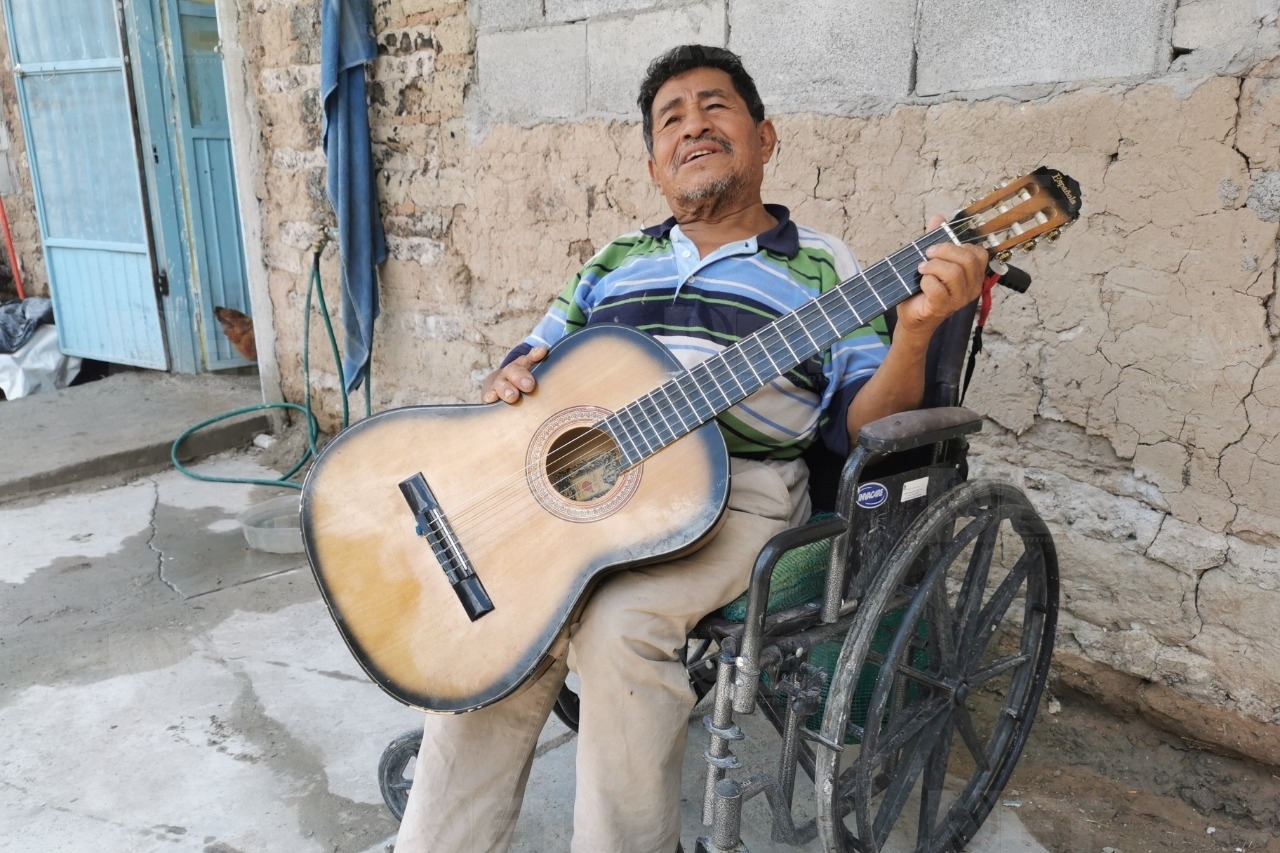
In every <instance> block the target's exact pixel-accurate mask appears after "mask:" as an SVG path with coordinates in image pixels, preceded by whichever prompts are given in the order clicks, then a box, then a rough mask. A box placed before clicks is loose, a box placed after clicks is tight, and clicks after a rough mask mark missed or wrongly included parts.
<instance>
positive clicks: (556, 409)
mask: <svg viewBox="0 0 1280 853" xmlns="http://www.w3.org/2000/svg"><path fill="white" fill-rule="evenodd" d="M1079 210H1080V188H1079V185H1078V184H1077V183H1076V182H1075V181H1074V180H1072V179H1071V178H1069V177H1067V176H1066V175H1064V174H1062V173H1061V172H1058V171H1056V170H1053V169H1048V168H1040V169H1037V170H1036V171H1034V172H1032V173H1031V174H1029V175H1027V176H1025V177H1023V178H1020V179H1017V180H1014V181H1010V182H1007V183H1005V184H1004V185H1002V186H1001V187H999V188H998V189H996V191H995V192H993V193H991V194H990V195H988V196H986V197H985V198H983V199H981V200H979V201H977V202H974V203H973V204H971V205H970V206H968V207H966V208H965V209H964V210H962V211H960V212H959V213H958V214H956V216H955V217H953V218H952V219H951V220H950V221H949V222H947V223H945V224H943V225H942V226H941V227H939V228H937V229H935V230H934V231H932V232H930V233H928V234H926V235H925V236H923V237H922V238H920V239H919V240H916V241H914V242H913V243H911V244H910V245H908V246H907V247H906V248H904V249H901V250H900V251H898V252H896V253H894V254H893V255H891V256H889V257H888V258H886V259H885V260H883V261H881V262H879V263H877V264H875V265H874V266H872V267H870V268H869V269H866V270H865V271H863V272H862V273H860V274H858V275H857V276H855V277H854V278H852V279H850V280H848V281H846V282H844V283H843V284H841V285H839V286H838V287H836V288H833V289H832V290H830V291H828V292H827V293H825V294H823V295H822V296H821V297H819V298H817V299H815V300H813V301H812V302H810V303H808V304H806V305H805V306H803V307H802V308H800V309H798V310H796V311H795V312H793V313H791V314H787V315H785V316H783V317H780V318H779V319H778V320H776V321H775V322H773V323H772V324H770V325H768V326H766V327H764V328H762V329H761V330H759V331H758V332H756V333H754V334H752V335H750V336H749V337H746V338H743V339H742V340H741V341H739V342H737V343H736V344H734V345H733V346H730V347H728V348H727V349H725V350H723V351H721V352H720V353H719V354H717V355H715V356H712V357H711V358H709V359H707V360H706V361H704V362H702V363H701V364H698V365H697V366H695V367H693V368H691V369H688V370H686V369H684V368H683V367H682V366H681V365H680V364H679V362H677V361H676V359H675V357H674V356H673V355H671V353H670V352H669V351H668V350H667V349H666V348H665V347H663V346H662V345H661V344H659V343H657V342H656V341H654V340H653V339H652V338H650V337H649V336H648V335H645V334H644V333H642V332H638V331H635V330H633V329H630V328H627V327H623V326H619V325H599V326H588V327H586V328H585V329H582V330H581V331H579V332H576V333H575V334H572V335H569V336H568V337H566V338H565V339H564V340H562V341H561V342H559V343H558V344H556V346H554V347H552V348H551V351H550V353H549V354H548V356H547V357H546V359H545V360H544V361H542V362H541V363H540V364H538V365H537V367H536V368H535V372H536V376H537V380H538V390H537V392H536V393H534V394H531V395H528V396H526V397H525V398H524V399H522V400H521V401H520V402H519V403H518V404H516V405H508V404H506V403H501V402H498V403H489V404H466V405H441V406H408V407H404V408H398V409H391V410H388V411H385V412H380V413H378V414H375V415H373V416H371V417H369V418H366V419H365V420H362V421H359V422H357V423H356V424H354V425H353V426H351V427H349V428H348V429H346V430H344V431H343V432H341V433H340V434H339V435H338V436H336V437H335V438H334V439H333V441H331V442H330V443H329V444H328V446H327V447H325V449H324V452H322V453H321V454H320V456H319V458H318V459H316V461H315V464H314V465H313V466H312V469H311V472H310V473H309V475H308V476H307V479H306V483H305V485H304V487H303V490H302V534H303V541H304V543H305V546H306V552H307V558H308V560H309V561H310V563H311V568H312V570H313V571H314V573H315V577H316V581H317V582H318V584H319V586H320V590H321V593H322V594H323V596H324V599H325V601H326V603H327V604H328V606H329V610H330V612H331V613H332V615H333V618H334V621H335V622H336V623H337V626H338V629H339V631H340V632H341V634H342V636H343V638H344V639H345V641H346V643H347V645H348V646H349V647H350V649H351V651H352V653H353V654H354V655H355V657H356V659H357V660H358V661H359V662H360V664H361V666H362V667H363V668H364V669H365V671H366V672H367V673H368V674H369V676H370V677H371V678H372V679H373V680H374V681H375V682H377V683H378V684H379V685H380V686H382V687H383V688H384V689H385V690H386V691H387V692H388V693H390V694H391V695H392V696H394V697H395V698H396V699H399V700H400V701H402V702H404V703H406V704H409V705H413V706H416V707H418V708H421V709H423V710H426V711H432V712H439V713H461V712H464V711H471V710H475V709H477V708H481V707H483V706H485V705H488V704H490V703H492V702H495V701H497V700H499V699H501V698H503V697H504V696H507V695H509V694H511V693H513V692H514V691H516V690H517V689H518V688H520V687H521V686H522V685H523V684H524V683H526V682H527V681H528V680H529V679H530V678H531V677H532V676H534V675H535V674H537V673H538V672H540V671H541V670H542V669H543V668H544V667H545V666H546V665H547V664H548V663H549V661H550V657H549V653H550V652H551V650H552V648H553V645H554V644H555V643H556V641H557V638H558V637H560V636H561V634H562V633H563V631H564V630H565V628H566V626H567V625H569V624H571V622H572V618H573V616H574V613H575V611H576V610H577V608H578V607H579V606H580V605H581V603H582V602H583V600H584V598H585V597H586V596H587V594H588V593H589V592H590V590H591V588H592V585H593V584H594V583H595V582H597V581H598V580H599V579H600V578H601V577H602V576H603V575H605V574H606V573H607V572H609V571H612V570H616V569H619V568H624V567H629V566H636V565H640V564H644V563H652V562H658V561H662V560H666V559H669V558H671V557H673V556H676V555H679V554H681V553H685V552H688V551H691V550H693V549H696V548H697V547H698V546H699V545H700V544H701V543H703V542H705V541H706V540H707V539H708V538H709V537H710V536H711V535H712V534H713V533H714V532H715V531H716V529H717V527H718V523H719V522H720V520H721V516H722V514H723V512H724V508H725V503H726V500H727V496H728V490H729V459H728V454H727V452H726V450H725V445H724V441H723V439H722V438H721V436H720V432H719V430H718V428H717V427H716V424H715V418H716V416H717V415H718V414H719V413H720V412H723V411H725V410H726V409H729V408H730V407H732V406H733V405H735V404H736V403H738V402H740V401H741V400H744V399H745V398H747V397H748V396H750V395H751V394H752V393H753V392H754V391H756V390H758V389H759V388H761V387H763V386H764V385H765V384H767V383H768V382H770V381H772V380H773V379H775V378H776V377H778V376H781V375H783V374H784V373H785V372H786V371H788V370H790V369H791V368H793V367H795V366H796V365H798V364H800V363H802V362H803V361H805V360H806V359H808V358H810V357H811V356H813V355H816V354H817V353H820V352H822V351H823V350H825V349H826V348H827V347H829V346H831V345H832V344H833V343H835V342H836V341H838V340H839V339H840V338H842V337H844V336H845V335H846V334H848V333H849V332H851V331H853V330H854V329H856V328H858V327H860V326H863V325H865V324H866V323H868V322H870V321H871V320H873V319H874V318H876V317H878V316H879V315H881V314H883V313H884V312H885V311H887V310H888V309H889V308H890V307H892V306H893V305H896V304H897V303H899V302H901V301H903V300H904V299H906V298H908V297H909V296H911V295H913V294H915V293H917V292H918V291H919V290H920V276H919V274H918V273H917V272H916V267H917V265H918V264H919V263H920V261H921V259H922V258H923V257H924V251H925V249H927V248H928V247H929V246H931V245H933V244H935V243H941V242H944V241H948V240H950V241H953V242H956V243H973V244H977V245H980V246H983V247H984V248H986V249H987V251H988V252H989V253H990V254H991V255H993V256H996V257H1007V253H1008V252H1009V250H1010V249H1011V248H1013V247H1014V246H1017V245H1023V246H1025V247H1030V246H1033V245H1034V241H1035V240H1036V239H1037V238H1039V237H1041V235H1046V236H1047V237H1048V238H1054V237H1056V236H1057V234H1058V230H1059V229H1060V228H1062V227H1063V226H1065V225H1067V224H1069V223H1071V222H1072V221H1074V220H1075V219H1076V217H1077V216H1078V214H1079Z"/></svg>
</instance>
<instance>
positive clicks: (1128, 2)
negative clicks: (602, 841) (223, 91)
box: [470, 0, 1256, 123]
mask: <svg viewBox="0 0 1280 853" xmlns="http://www.w3.org/2000/svg"><path fill="white" fill-rule="evenodd" d="M1252 2H1253V0H1236V2H1234V3H1231V2H1229V0H1219V1H1218V2H1216V3H1211V2H1209V0H1201V2H1199V3H1194V4H1191V5H1192V7H1193V8H1192V9H1190V10H1189V11H1188V13H1187V15H1186V16H1185V22H1184V24H1183V25H1182V27H1183V29H1182V32H1183V33H1185V38H1186V40H1188V41H1189V42H1191V41H1196V42H1200V41H1204V40H1210V39H1212V38H1213V37H1214V36H1213V33H1214V32H1215V31H1216V30H1215V25H1217V24H1219V23H1220V21H1221V19H1223V18H1227V19H1229V20H1230V21H1233V22H1238V23H1239V25H1240V26H1246V25H1247V24H1248V22H1249V21H1251V20H1253V19H1254V18H1256V16H1253V17H1250V16H1248V15H1247V14H1246V9H1245V8H1244V7H1245V5H1246V4H1252ZM470 6H471V10H472V18H473V20H474V21H475V23H476V26H477V30H478V32H479V38H478V40H477V48H476V64H477V67H478V69H479V87H478V90H477V91H476V92H475V93H474V101H475V105H476V106H477V108H478V109H480V110H481V111H482V114H483V119H484V120H487V121H514V122H518V123H530V122H536V121H544V120H564V119H565V118H567V117H572V118H581V117H584V116H601V117H618V118H632V117H633V113H634V109H635V103H634V102H635V97H634V93H633V91H632V90H633V89H634V88H635V85H634V81H636V80H638V79H639V77H640V76H641V75H642V74H643V71H644V68H645V67H646V65H647V64H648V62H649V61H650V60H651V59H652V58H653V57H654V56H655V55H656V54H657V53H659V52H661V51H662V50H663V49H665V48H667V47H670V46H673V45H676V44H682V43H688V42H702V43H705V44H714V45H718V46H724V47H729V48H730V49H732V50H733V51H734V52H736V53H738V54H739V55H741V56H742V57H743V60H744V62H745V63H746V65H747V67H748V68H749V69H750V70H751V71H752V74H753V75H754V76H755V77H756V81H757V84H758V85H759V87H760V90H761V95H762V97H763V98H764V100H765V104H766V107H767V108H768V109H769V110H770V111H771V112H775V113H821V114H833V115H858V114H866V113H868V112H875V111H884V110H886V109H889V108H891V107H892V106H894V105H896V104H898V103H901V102H903V101H904V100H909V99H913V98H923V97H933V96H945V95H954V94H957V93H964V92H976V91H981V90H987V89H997V88H1000V87H1009V86H1026V85H1033V84H1038V85H1043V86H1058V85H1061V84H1063V83H1070V82H1073V81H1080V80H1090V81H1099V80H1107V79H1112V78H1114V79H1120V80H1124V79H1137V78H1143V77H1147V76H1150V75H1153V74H1155V73H1157V72H1158V71H1160V70H1162V69H1163V68H1164V67H1165V66H1166V65H1167V64H1168V59H1169V53H1170V36H1169V34H1170V30H1171V28H1172V26H1173V21H1174V16H1173V10H1174V2H1173V0H1159V1H1158V2H1151V0H1098V2H1090V3H1082V2H1071V3H1038V4H1026V3H1008V2H1005V0H921V2H920V3H919V4H916V3H882V2H876V0H805V2H804V3H802V4H801V3H779V2H776V0H579V2H574V0H547V2H545V3H542V2H535V0H474V1H473V2H472V3H471V4H470ZM1118 22H1122V23H1121V24H1120V25H1117V24H1118ZM1254 29H1256V27H1255V28H1254ZM1241 33H1243V30H1242V31H1241ZM523 72H529V73H523Z"/></svg>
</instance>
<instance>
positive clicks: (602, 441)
mask: <svg viewBox="0 0 1280 853" xmlns="http://www.w3.org/2000/svg"><path fill="white" fill-rule="evenodd" d="M974 218H976V217H974ZM962 223H963V220H955V221H953V222H951V223H949V224H950V225H953V226H954V225H959V224H962ZM943 230H944V229H942V228H939V229H936V230H935V231H934V232H931V233H930V234H927V235H925V237H924V238H921V240H919V241H914V242H913V243H912V244H910V245H909V246H907V247H904V248H903V249H900V250H899V251H898V252H895V253H894V254H893V255H890V256H889V257H888V258H886V259H885V261H888V262H889V263H890V264H892V262H893V260H894V259H895V258H896V257H897V256H899V255H901V254H904V253H910V252H911V251H912V250H915V252H917V253H919V252H920V249H919V245H918V244H919V243H920V242H923V241H924V239H926V238H928V237H931V236H934V235H936V234H938V233H939V232H940V231H943ZM960 242H971V240H961V241H960ZM883 263H884V261H882V262H879V263H877V264H875V265H873V269H874V267H876V266H880V265H881V264H883ZM857 278H861V279H863V280H864V281H865V282H866V283H868V284H870V285H871V286H872V287H873V288H877V287H879V286H880V285H883V284H885V283H886V282H892V280H893V279H894V278H899V275H898V272H897V270H895V269H893V268H892V266H890V268H889V269H888V270H887V271H881V272H880V273H877V274H875V275H874V276H872V275H868V274H867V272H866V271H863V272H862V273H859V275H858V276H854V277H853V278H851V279H849V280H847V281H846V282H842V283H841V285H840V287H842V286H844V285H845V284H848V283H850V282H852V281H853V280H855V279H857ZM830 292H831V291H828V293H830ZM825 295H826V294H824V296H825ZM873 295H874V294H873ZM860 296H861V297H862V298H861V300H860V301H855V302H854V307H852V308H850V307H848V306H846V307H845V308H844V309H843V311H845V312H848V311H850V310H852V311H853V312H855V313H856V316H857V317H858V318H862V317H868V318H870V319H874V318H875V317H876V316H878V315H879V314H880V313H883V311H884V310H885V309H884V308H883V302H882V301H881V300H880V299H879V298H878V297H876V298H875V299H874V301H873V300H872V299H868V298H866V297H867V295H866V294H865V293H864V294H860ZM897 301H901V300H897ZM877 304H879V305H881V310H880V311H876V310H875V308H876V305H877ZM865 322H870V320H866V321H865ZM865 322H864V323H863V325H865ZM748 337H750V336H748ZM743 340H744V341H745V340H747V338H744V339H743ZM739 343H741V342H739ZM660 416H661V413H660ZM663 417H665V416H663ZM708 420H709V419H708ZM600 423H601V422H600V421H597V422H594V423H591V424H586V425H584V426H583V429H584V430H585V432H584V435H583V436H581V437H578V438H574V439H571V440H570V441H569V442H567V443H566V444H565V445H563V446H562V447H560V448H557V453H559V454H560V455H561V456H565V455H569V454H570V453H572V454H574V455H577V456H579V457H585V456H589V455H597V454H600V453H605V452H609V451H611V450H613V448H614V447H615V444H614V442H613V440H612V439H611V438H610V437H609V436H608V435H607V434H605V433H603V432H602V431H600V430H599V429H597V427H598V426H599V424H600ZM656 452H660V451H656ZM656 452H655V453H652V454H648V455H647V456H646V457H645V458H646V459H648V458H651V457H652V456H654V455H656ZM642 461H643V460H642ZM538 467H540V466H539V465H538V464H536V463H535V464H531V465H526V466H525V467H524V468H523V469H522V470H519V471H515V472H513V473H512V474H511V475H509V476H508V477H506V478H504V479H502V480H499V481H498V482H496V483H494V484H492V485H491V487H490V488H489V489H488V490H487V491H486V492H482V493H480V494H478V495H476V496H475V497H474V499H473V500H471V501H469V502H468V503H467V504H465V505H463V506H460V507H457V508H456V509H455V511H454V513H452V514H451V517H452V519H453V521H454V524H455V529H456V528H457V527H463V526H465V527H467V528H470V527H471V525H472V523H475V522H486V521H488V520H489V519H490V518H491V517H492V516H493V514H494V513H496V512H498V511H500V510H503V509H505V508H506V507H507V506H509V505H510V503H512V502H513V501H515V500H517V499H519V498H520V497H521V496H522V494H523V490H522V489H515V490H513V489H510V486H511V485H512V483H513V482H515V481H518V480H523V479H525V478H526V477H527V476H528V473H529V471H530V470H533V469H536V468H538ZM521 485H523V484H521ZM478 513H480V514H478ZM482 529H483V527H482ZM493 532H494V533H498V532H499V531H497V530H494V531H493ZM487 538H489V537H487V536H483V535H478V536H476V537H474V539H475V540H483V539H487Z"/></svg>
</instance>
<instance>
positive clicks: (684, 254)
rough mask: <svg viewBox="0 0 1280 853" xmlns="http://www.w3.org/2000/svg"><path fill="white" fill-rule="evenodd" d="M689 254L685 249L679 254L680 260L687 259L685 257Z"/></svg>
mask: <svg viewBox="0 0 1280 853" xmlns="http://www.w3.org/2000/svg"><path fill="white" fill-rule="evenodd" d="M689 254H690V253H689V250H688V249H685V250H684V251H683V252H681V253H680V257H682V258H687V257H689Z"/></svg>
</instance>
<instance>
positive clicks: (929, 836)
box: [916, 719, 955, 853]
mask: <svg viewBox="0 0 1280 853" xmlns="http://www.w3.org/2000/svg"><path fill="white" fill-rule="evenodd" d="M954 732H955V721H954V719H952V720H948V722H947V724H946V725H945V726H943V729H942V731H941V732H940V733H939V735H938V741H937V743H935V744H934V746H933V749H932V750H931V751H930V753H929V761H928V763H927V764H926V765H925V768H924V779H923V780H922V783H921V785H920V816H919V819H918V820H917V821H916V851H917V853H931V851H933V850H934V849H935V846H934V843H933V842H934V840H935V839H934V837H933V830H934V827H935V826H937V823H938V811H939V809H940V808H941V806H942V787H943V785H944V784H945V783H946V779H947V764H948V762H949V761H950V758H951V738H952V736H953V734H954Z"/></svg>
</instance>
